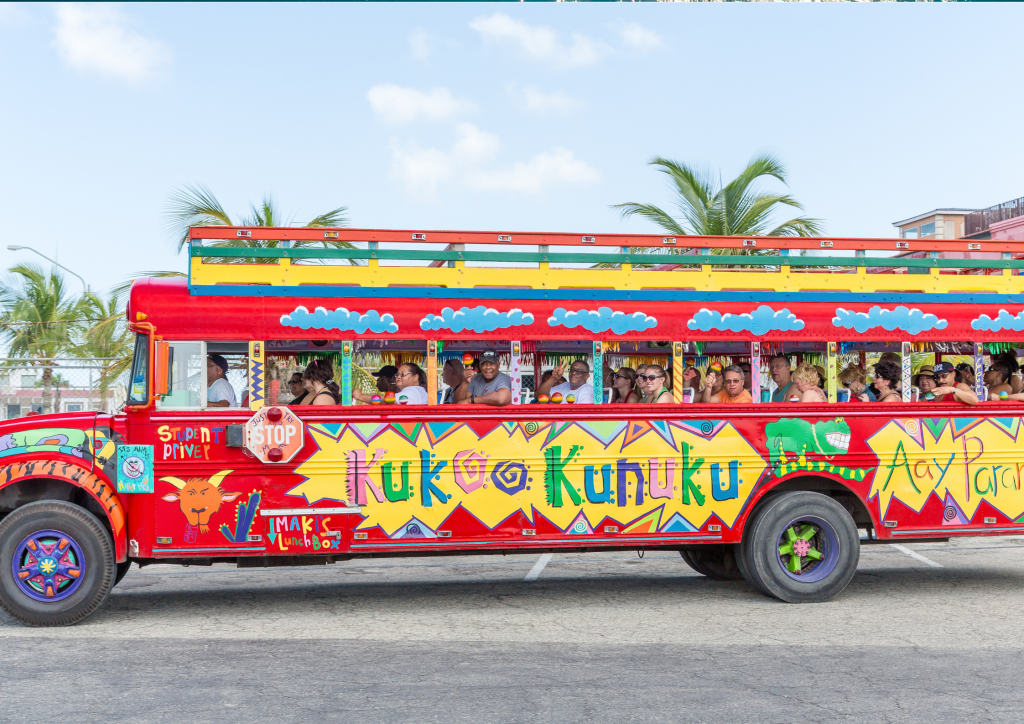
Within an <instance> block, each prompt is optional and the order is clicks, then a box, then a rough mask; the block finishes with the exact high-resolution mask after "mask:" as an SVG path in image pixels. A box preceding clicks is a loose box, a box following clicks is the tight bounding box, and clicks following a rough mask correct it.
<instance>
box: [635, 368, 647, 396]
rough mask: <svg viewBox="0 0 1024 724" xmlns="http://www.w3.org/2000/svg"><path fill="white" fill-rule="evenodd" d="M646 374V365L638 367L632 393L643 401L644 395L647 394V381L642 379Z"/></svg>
mask: <svg viewBox="0 0 1024 724" xmlns="http://www.w3.org/2000/svg"><path fill="white" fill-rule="evenodd" d="M646 374H647V365H639V366H637V368H636V387H634V388H633V391H634V392H636V396H637V397H639V398H640V399H641V400H643V399H644V395H646V394H647V380H646V379H644V378H645V376H646Z"/></svg>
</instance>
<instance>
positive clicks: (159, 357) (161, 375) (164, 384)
mask: <svg viewBox="0 0 1024 724" xmlns="http://www.w3.org/2000/svg"><path fill="white" fill-rule="evenodd" d="M154 347H155V349H154V354H153V395H154V396H155V397H163V396H164V395H167V394H169V393H170V389H169V388H170V384H169V380H170V374H169V373H170V367H171V364H170V362H171V361H170V354H169V352H170V345H169V344H168V343H167V342H163V341H160V340H157V342H156V344H155V345H154Z"/></svg>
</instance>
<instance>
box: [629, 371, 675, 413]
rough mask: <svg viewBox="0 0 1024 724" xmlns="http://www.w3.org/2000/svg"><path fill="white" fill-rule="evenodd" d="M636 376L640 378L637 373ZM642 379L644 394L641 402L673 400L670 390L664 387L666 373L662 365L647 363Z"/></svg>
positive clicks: (666, 379) (666, 378) (650, 402)
mask: <svg viewBox="0 0 1024 724" xmlns="http://www.w3.org/2000/svg"><path fill="white" fill-rule="evenodd" d="M636 378H637V379H640V375H637V376H636ZM643 379H644V393H645V394H644V396H643V399H642V400H641V402H646V403H649V404H653V403H662V404H664V403H669V402H673V399H672V392H671V391H670V390H669V389H668V388H667V387H665V383H666V382H667V381H668V375H666V374H665V368H664V367H662V366H661V365H647V371H646V374H644V377H643Z"/></svg>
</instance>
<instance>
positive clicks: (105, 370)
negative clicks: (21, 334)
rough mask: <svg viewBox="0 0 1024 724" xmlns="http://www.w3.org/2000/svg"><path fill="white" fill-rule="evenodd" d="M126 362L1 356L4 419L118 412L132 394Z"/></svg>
mask: <svg viewBox="0 0 1024 724" xmlns="http://www.w3.org/2000/svg"><path fill="white" fill-rule="evenodd" d="M126 367H127V365H126V363H125V361H124V360H121V359H106V358H103V359H101V358H84V357H83V358H78V357H75V358H65V359H51V360H43V359H24V358H23V359H12V358H2V357H0V418H2V419H4V420H13V419H15V418H19V417H26V416H28V415H41V414H47V413H50V412H86V411H99V412H111V413H112V412H116V411H117V409H118V408H119V407H121V405H122V404H124V401H125V399H126V398H127V395H128V374H129V373H128V370H127V369H126Z"/></svg>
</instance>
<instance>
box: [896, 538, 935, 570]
mask: <svg viewBox="0 0 1024 724" xmlns="http://www.w3.org/2000/svg"><path fill="white" fill-rule="evenodd" d="M889 545H891V546H892V547H893V548H895V549H896V550H898V551H899V552H900V553H906V554H907V555H908V556H910V557H911V558H913V559H914V560H915V561H921V562H922V563H927V564H928V565H929V566H931V567H932V568H942V567H943V566H942V564H941V563H936V562H935V561H933V560H931V559H930V558H925V557H924V556H922V555H921V554H920V553H918V552H917V551H912V550H910V549H909V548H907V547H905V546H901V545H896V544H895V543H890V544H889Z"/></svg>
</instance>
